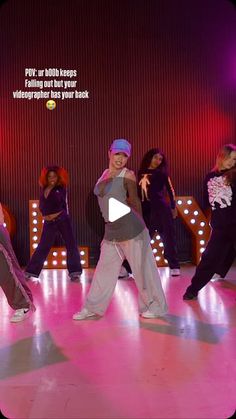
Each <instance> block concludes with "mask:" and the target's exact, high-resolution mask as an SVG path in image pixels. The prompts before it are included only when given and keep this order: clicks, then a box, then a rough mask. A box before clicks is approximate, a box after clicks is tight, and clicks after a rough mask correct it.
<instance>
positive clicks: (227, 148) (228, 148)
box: [212, 144, 236, 172]
mask: <svg viewBox="0 0 236 419" xmlns="http://www.w3.org/2000/svg"><path fill="white" fill-rule="evenodd" d="M232 151H235V152H236V146H235V145H234V144H225V145H223V147H221V149H220V150H219V153H218V154H217V157H216V164H215V166H214V168H213V169H212V170H213V171H216V172H220V171H221V170H222V169H223V161H224V160H225V159H227V158H228V157H229V156H230V154H231V153H232Z"/></svg>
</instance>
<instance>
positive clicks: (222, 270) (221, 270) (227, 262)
mask: <svg viewBox="0 0 236 419" xmlns="http://www.w3.org/2000/svg"><path fill="white" fill-rule="evenodd" d="M235 256H236V250H235V249H234V247H233V246H232V247H231V248H230V250H229V252H228V254H227V255H226V256H225V258H224V259H223V260H222V261H220V262H219V263H218V264H217V268H216V273H217V274H219V276H220V278H225V277H226V275H227V272H228V271H229V270H230V268H231V266H232V264H233V261H234V259H235Z"/></svg>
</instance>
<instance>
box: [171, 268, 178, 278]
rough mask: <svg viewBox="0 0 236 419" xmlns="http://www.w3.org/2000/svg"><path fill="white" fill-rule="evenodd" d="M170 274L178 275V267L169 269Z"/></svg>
mask: <svg viewBox="0 0 236 419" xmlns="http://www.w3.org/2000/svg"><path fill="white" fill-rule="evenodd" d="M170 274H171V276H180V269H178V268H176V269H171V270H170Z"/></svg>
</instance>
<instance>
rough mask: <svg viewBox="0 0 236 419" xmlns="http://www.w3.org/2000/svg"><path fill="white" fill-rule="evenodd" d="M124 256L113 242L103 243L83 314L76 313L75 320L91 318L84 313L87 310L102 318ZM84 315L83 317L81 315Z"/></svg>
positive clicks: (104, 241)
mask: <svg viewBox="0 0 236 419" xmlns="http://www.w3.org/2000/svg"><path fill="white" fill-rule="evenodd" d="M123 259H124V255H123V252H122V250H121V249H120V246H119V245H118V244H117V245H115V244H114V243H112V242H109V241H106V240H103V242H102V243H101V253H100V258H99V261H98V263H97V266H96V269H95V273H94V276H93V280H92V284H91V287H90V289H89V292H88V295H87V297H86V300H85V304H84V308H83V310H82V311H81V312H79V313H75V315H74V316H73V319H74V320H82V319H83V318H86V317H89V316H88V315H85V316H84V317H83V312H84V310H85V313H86V311H87V312H88V313H90V315H91V314H97V315H99V316H102V315H103V314H104V313H105V311H106V309H107V307H108V305H109V303H110V301H111V298H112V295H113V293H114V289H115V286H116V283H117V279H118V274H119V272H120V267H121V264H122V261H123ZM80 313H82V316H81V314H80Z"/></svg>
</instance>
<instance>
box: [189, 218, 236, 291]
mask: <svg viewBox="0 0 236 419" xmlns="http://www.w3.org/2000/svg"><path fill="white" fill-rule="evenodd" d="M232 248H234V249H235V250H236V224H233V225H231V226H230V227H229V228H227V229H224V230H216V229H213V230H212V233H211V237H210V240H209V242H208V244H207V247H206V249H205V251H204V252H203V254H202V258H201V261H200V263H199V265H198V266H197V268H196V272H195V275H194V276H193V278H192V281H191V285H190V286H189V287H188V288H187V292H190V293H192V294H193V295H197V293H198V291H200V289H202V288H203V287H204V286H205V285H206V284H207V283H208V282H209V281H210V280H211V278H212V276H213V274H214V273H215V272H217V269H216V267H217V266H218V265H219V264H220V263H223V261H224V260H225V259H226V256H227V255H228V254H229V252H230V251H231V250H232Z"/></svg>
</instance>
